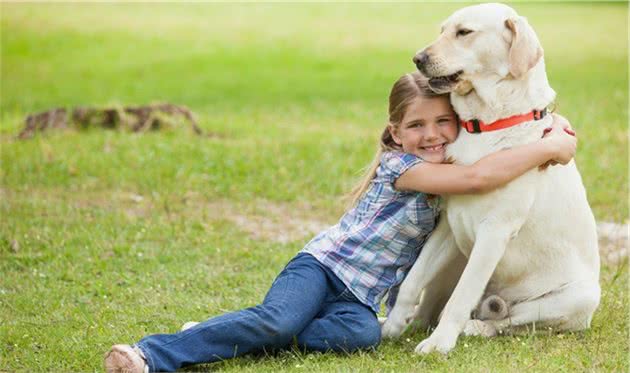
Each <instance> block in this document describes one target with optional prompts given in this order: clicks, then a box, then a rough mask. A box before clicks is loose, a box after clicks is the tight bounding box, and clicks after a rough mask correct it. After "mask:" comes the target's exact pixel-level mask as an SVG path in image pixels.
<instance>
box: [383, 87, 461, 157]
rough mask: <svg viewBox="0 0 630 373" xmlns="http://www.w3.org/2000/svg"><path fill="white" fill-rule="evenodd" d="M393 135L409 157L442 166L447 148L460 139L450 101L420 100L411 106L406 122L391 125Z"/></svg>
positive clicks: (407, 112) (440, 98)
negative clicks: (415, 157)
mask: <svg viewBox="0 0 630 373" xmlns="http://www.w3.org/2000/svg"><path fill="white" fill-rule="evenodd" d="M390 133H391V134H392V138H393V139H394V142H396V144H398V145H400V146H401V147H402V150H403V151H404V152H405V153H410V154H413V155H416V156H418V157H420V158H422V159H424V160H425V161H427V162H431V163H442V162H443V161H444V159H445V158H446V145H448V144H450V143H452V142H453V141H455V139H456V138H457V133H458V128H457V119H456V117H455V113H454V112H453V109H452V108H451V104H450V102H449V100H448V98H447V97H436V98H424V97H417V98H415V99H414V100H413V101H412V102H411V103H410V104H409V107H408V108H407V111H406V112H405V115H404V116H403V119H402V122H401V123H400V124H399V125H397V126H396V125H390Z"/></svg>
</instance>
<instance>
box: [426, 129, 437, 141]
mask: <svg viewBox="0 0 630 373" xmlns="http://www.w3.org/2000/svg"><path fill="white" fill-rule="evenodd" d="M424 137H425V138H426V139H427V140H434V139H436V138H437V137H438V130H437V128H435V126H427V127H426V129H425V132H424Z"/></svg>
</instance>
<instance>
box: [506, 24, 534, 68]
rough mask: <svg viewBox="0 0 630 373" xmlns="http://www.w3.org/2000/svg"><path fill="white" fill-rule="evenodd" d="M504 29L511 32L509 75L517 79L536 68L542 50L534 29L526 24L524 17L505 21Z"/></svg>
mask: <svg viewBox="0 0 630 373" xmlns="http://www.w3.org/2000/svg"><path fill="white" fill-rule="evenodd" d="M505 27H507V28H508V29H509V30H510V31H511V32H512V44H511V45H510V56H509V63H510V74H512V76H513V77H515V78H516V79H519V78H521V77H522V76H523V75H525V73H527V72H528V71H529V70H530V69H531V68H532V67H534V66H536V64H537V63H538V61H539V60H540V58H541V57H542V56H543V49H542V47H541V46H540V42H539V41H538V37H536V33H535V32H534V29H532V27H531V26H530V25H529V23H527V19H525V17H513V18H508V19H506V20H505Z"/></svg>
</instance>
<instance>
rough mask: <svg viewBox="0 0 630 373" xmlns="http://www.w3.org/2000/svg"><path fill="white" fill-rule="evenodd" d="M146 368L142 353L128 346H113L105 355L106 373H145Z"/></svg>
mask: <svg viewBox="0 0 630 373" xmlns="http://www.w3.org/2000/svg"><path fill="white" fill-rule="evenodd" d="M148 368H149V366H148V365H147V363H146V361H145V360H144V358H143V357H142V351H140V349H138V348H135V347H131V346H129V345H113V346H112V349H111V350H109V352H107V353H106V354H105V371H106V372H107V373H146V372H148V371H149V369H148Z"/></svg>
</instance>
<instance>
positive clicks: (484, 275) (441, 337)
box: [416, 222, 516, 354]
mask: <svg viewBox="0 0 630 373" xmlns="http://www.w3.org/2000/svg"><path fill="white" fill-rule="evenodd" d="M515 231H516V229H514V226H513V225H510V226H506V225H501V224H492V223H489V222H486V223H483V224H482V225H481V226H480V227H479V230H478V231H477V236H476V241H475V245H474V246H473V249H472V252H471V253H470V257H469V258H468V264H467V265H466V268H465V269H464V272H463V273H462V276H461V278H460V279H459V282H458V283H457V286H456V287H455V290H454V291H453V295H452V296H451V299H449V301H448V302H447V303H446V306H445V307H444V313H443V314H442V318H441V319H440V322H439V323H438V326H437V328H436V329H435V331H434V332H433V334H431V336H430V337H429V338H427V339H425V340H424V341H422V342H420V344H419V345H418V346H417V347H416V352H417V353H421V354H426V353H430V352H432V351H438V352H441V353H443V354H446V353H448V352H449V351H450V350H451V349H452V348H453V347H455V343H456V342H457V337H458V336H459V334H460V333H461V332H462V331H463V329H464V326H465V324H466V321H468V319H469V318H470V313H471V311H472V310H473V309H474V308H475V307H476V306H477V304H478V303H479V300H480V299H481V296H482V295H483V292H484V290H485V288H486V286H487V284H488V281H489V280H490V277H491V276H492V273H493V272H494V270H495V268H496V266H497V264H498V263H499V260H501V257H502V256H503V253H504V252H505V248H506V246H507V243H508V241H509V240H510V238H511V236H512V235H513V233H514V232H515Z"/></svg>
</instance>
